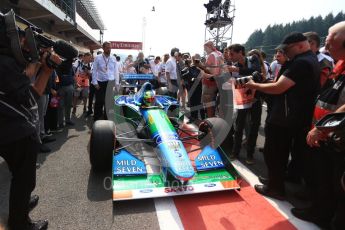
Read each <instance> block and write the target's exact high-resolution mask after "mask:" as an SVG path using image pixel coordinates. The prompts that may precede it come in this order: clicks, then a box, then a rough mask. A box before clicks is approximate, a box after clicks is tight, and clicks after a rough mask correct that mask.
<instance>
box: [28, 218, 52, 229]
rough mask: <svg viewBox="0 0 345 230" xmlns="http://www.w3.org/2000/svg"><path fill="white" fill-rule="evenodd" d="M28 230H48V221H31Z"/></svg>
mask: <svg viewBox="0 0 345 230" xmlns="http://www.w3.org/2000/svg"><path fill="white" fill-rule="evenodd" d="M27 229H28V230H46V229H48V220H38V221H32V220H31V221H30V224H29V226H28V228H27Z"/></svg>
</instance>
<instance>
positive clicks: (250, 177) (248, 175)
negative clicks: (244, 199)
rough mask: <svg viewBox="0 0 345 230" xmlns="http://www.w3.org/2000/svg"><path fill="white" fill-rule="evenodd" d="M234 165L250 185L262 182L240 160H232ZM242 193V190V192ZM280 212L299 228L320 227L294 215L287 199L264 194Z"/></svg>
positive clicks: (307, 229) (311, 229) (309, 229)
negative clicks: (283, 199)
mask: <svg viewBox="0 0 345 230" xmlns="http://www.w3.org/2000/svg"><path fill="white" fill-rule="evenodd" d="M231 163H232V165H233V166H234V167H235V169H236V170H237V172H238V173H239V174H240V175H241V177H242V178H243V179H245V180H246V181H247V182H248V183H249V184H250V186H252V187H254V185H256V184H260V182H259V179H258V177H257V176H256V175H254V173H252V172H251V171H250V170H249V169H248V168H247V167H246V166H245V165H243V164H242V163H241V162H240V161H238V160H234V161H231ZM240 193H241V192H240ZM263 197H264V198H265V199H266V200H267V201H268V202H269V203H270V204H271V205H272V206H273V207H274V208H275V209H276V210H277V211H278V212H279V213H280V214H282V215H283V216H284V217H285V218H286V219H288V220H289V221H290V223H292V224H293V225H294V226H295V227H296V228H297V229H303V230H316V229H319V228H318V227H317V226H316V225H314V224H312V223H309V222H306V221H303V220H300V219H298V218H296V217H294V216H293V215H292V213H291V211H290V210H291V208H293V206H292V205H291V204H290V203H289V202H287V201H280V200H276V199H273V198H268V197H265V196H263Z"/></svg>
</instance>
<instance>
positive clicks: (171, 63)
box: [165, 48, 179, 98]
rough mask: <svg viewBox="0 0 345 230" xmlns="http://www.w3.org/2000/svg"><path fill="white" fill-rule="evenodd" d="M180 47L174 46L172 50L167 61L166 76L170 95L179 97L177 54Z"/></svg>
mask: <svg viewBox="0 0 345 230" xmlns="http://www.w3.org/2000/svg"><path fill="white" fill-rule="evenodd" d="M178 52H179V49H178V48H172V49H171V52H170V56H171V57H170V58H169V60H168V61H167V63H166V66H165V76H166V78H167V85H168V91H169V95H170V96H172V97H174V98H177V90H178V85H177V72H176V58H175V54H176V55H178Z"/></svg>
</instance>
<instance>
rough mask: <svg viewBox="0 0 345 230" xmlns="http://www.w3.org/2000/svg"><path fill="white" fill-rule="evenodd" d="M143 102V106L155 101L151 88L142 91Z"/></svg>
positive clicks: (150, 104)
mask: <svg viewBox="0 0 345 230" xmlns="http://www.w3.org/2000/svg"><path fill="white" fill-rule="evenodd" d="M143 102H144V105H145V106H152V105H153V104H154V102H155V93H154V92H153V90H147V91H145V93H144V97H143Z"/></svg>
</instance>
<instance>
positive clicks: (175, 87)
mask: <svg viewBox="0 0 345 230" xmlns="http://www.w3.org/2000/svg"><path fill="white" fill-rule="evenodd" d="M170 82H171V84H172V91H169V96H170V97H173V98H177V91H178V88H179V87H178V84H177V80H170Z"/></svg>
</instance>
